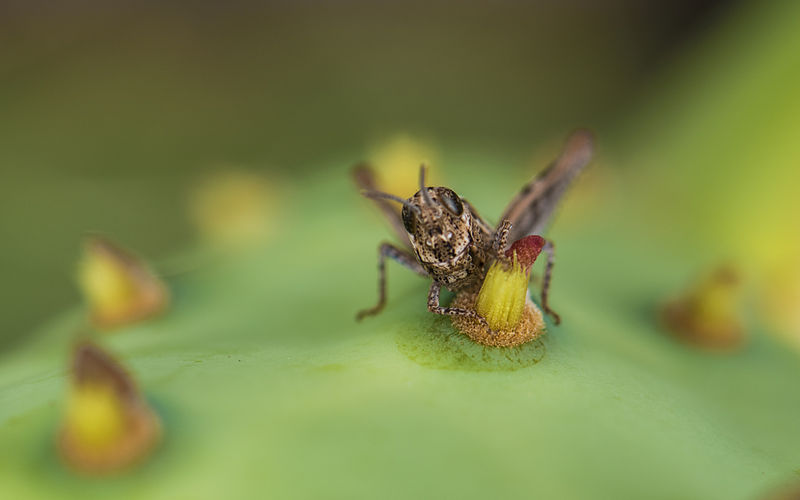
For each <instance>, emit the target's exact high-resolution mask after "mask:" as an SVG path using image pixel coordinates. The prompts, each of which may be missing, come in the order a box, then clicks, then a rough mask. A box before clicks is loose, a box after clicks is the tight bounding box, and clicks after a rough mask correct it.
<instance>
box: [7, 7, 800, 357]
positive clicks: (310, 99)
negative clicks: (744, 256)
mask: <svg viewBox="0 0 800 500" xmlns="http://www.w3.org/2000/svg"><path fill="white" fill-rule="evenodd" d="M757 4H758V3H757V2H752V3H746V2H745V3H743V2H735V1H720V0H702V1H696V0H678V1H671V2H638V1H633V0H608V1H602V2H596V1H588V0H571V1H567V2H555V1H539V2H528V3H523V2H493V3H492V4H489V3H484V2H464V3H460V4H459V6H458V7H455V6H453V5H452V4H450V3H448V2H402V3H400V2H395V3H389V2H381V3H380V4H374V3H371V2H335V3H326V2H271V3H255V2H233V3H226V4H225V5H224V6H223V5H221V4H218V3H216V2H170V3H168V4H164V3H163V2H124V1H112V2H69V3H55V4H54V3H50V2H39V1H33V2H28V1H25V2H22V1H20V2H3V3H2V4H0V110H2V111H0V116H2V120H0V242H1V244H0V263H2V264H0V269H2V273H3V279H2V280H0V282H1V283H2V284H0V300H2V303H3V304H5V307H3V314H2V316H0V348H5V347H8V346H11V345H14V344H15V343H16V342H18V341H19V340H20V339H22V338H24V336H25V335H26V333H27V332H30V331H31V330H32V329H33V328H34V327H35V326H36V325H38V324H41V323H43V322H45V321H46V320H47V319H48V318H51V317H52V316H53V315H54V314H55V313H56V312H58V311H60V310H63V309H64V308H66V307H68V306H69V305H71V304H74V303H75V302H77V300H78V296H77V292H76V291H75V289H74V285H73V274H74V273H73V269H74V262H75V260H76V257H77V253H78V243H79V240H80V236H81V235H82V234H83V233H84V232H85V231H87V230H99V231H103V232H105V233H107V234H109V235H111V236H112V237H114V238H116V239H118V240H119V241H120V242H122V243H123V244H129V245H132V246H134V247H135V248H136V249H137V250H139V251H140V252H142V253H143V254H144V255H147V256H150V257H152V258H154V259H155V260H156V261H159V259H165V258H169V257H170V256H174V255H176V254H178V253H180V252H182V251H185V250H186V249H187V248H189V247H191V246H192V245H193V244H194V243H195V241H196V234H197V231H196V229H195V228H193V226H192V224H191V214H190V213H189V212H190V210H189V209H187V203H189V202H188V201H187V200H189V198H190V194H189V193H190V192H191V190H192V186H193V185H194V184H195V183H196V182H198V179H202V178H203V177H204V176H205V175H207V174H208V173H210V172H215V171H218V170H219V169H221V168H222V169H224V168H228V167H235V168H240V169H244V170H246V171H251V172H256V173H258V174H265V175H266V176H267V177H268V178H271V179H280V182H278V183H277V185H278V186H282V187H280V188H278V190H282V191H286V193H284V194H288V193H291V190H292V189H302V187H303V184H304V183H306V182H308V181H309V179H312V178H314V176H318V175H319V174H320V173H321V172H322V171H323V170H324V169H330V168H331V165H339V166H340V167H341V172H342V175H346V169H347V168H348V167H349V166H350V165H351V164H353V163H355V162H356V161H358V160H360V159H362V158H365V157H367V156H369V154H370V151H374V150H375V147H376V144H378V145H380V144H381V143H382V142H381V141H384V142H385V141H391V140H392V138H393V137H397V135H396V134H406V135H401V136H400V137H415V138H421V140H424V141H427V143H428V144H433V145H435V146H434V147H433V149H435V151H436V154H437V155H439V156H440V157H441V158H443V160H442V163H445V164H447V172H448V179H452V178H454V177H457V175H458V165H456V164H455V163H454V162H452V161H451V162H447V157H448V156H450V158H453V157H455V156H457V155H456V154H454V152H459V153H464V152H469V151H480V152H482V153H483V154H485V155H486V156H487V157H491V156H492V155H493V154H496V155H497V158H498V161H501V160H500V159H502V161H504V162H508V163H509V164H512V165H515V166H523V165H528V164H530V165H533V162H532V159H534V158H535V159H536V161H537V162H538V163H536V165H537V166H536V168H540V167H541V166H543V165H544V162H545V161H546V160H547V155H548V154H551V153H550V152H551V151H553V147H552V146H554V145H557V144H558V143H559V142H560V141H561V140H562V139H563V137H564V136H565V135H566V133H567V132H568V131H569V130H570V129H572V128H574V127H576V126H587V127H590V128H592V129H594V130H595V132H596V133H597V135H598V137H599V143H600V152H601V153H600V157H599V158H600V160H599V161H600V162H601V163H602V165H603V169H604V170H607V171H614V172H615V173H614V174H613V175H619V176H622V177H625V178H633V179H636V181H637V182H639V184H636V185H635V186H638V187H637V188H636V189H631V190H628V191H625V192H624V193H623V194H619V193H617V194H616V195H615V196H624V197H626V198H627V197H630V199H631V200H641V199H646V200H648V201H649V202H650V204H651V205H653V206H656V207H658V206H659V204H660V207H661V208H656V209H654V210H653V212H652V213H653V214H655V216H660V217H661V219H660V220H656V221H654V223H655V224H659V225H662V226H670V227H675V229H676V232H674V233H668V234H667V237H665V239H669V238H672V237H678V236H679V235H680V234H681V231H680V230H679V227H680V226H681V225H683V226H688V225H691V224H692V223H691V222H688V221H686V219H687V218H689V219H691V220H692V221H700V222H695V223H696V224H698V225H700V224H705V226H702V227H705V228H708V227H714V228H716V229H715V230H711V231H710V232H709V231H706V232H705V233H704V234H708V235H709V236H708V240H709V241H708V242H704V241H702V238H701V240H700V241H699V242H695V243H699V246H700V247H702V248H705V246H704V245H706V243H708V245H710V246H711V247H713V246H714V242H717V243H719V244H720V245H728V244H729V242H730V241H734V242H735V241H736V240H729V239H726V238H725V237H723V238H722V239H721V240H720V238H719V237H718V236H719V235H718V233H717V232H718V231H719V232H723V233H725V234H729V233H730V232H731V230H734V232H736V233H737V237H738V238H741V237H743V236H744V233H743V229H742V228H741V226H740V225H739V224H740V223H743V222H745V221H744V220H742V219H741V217H740V215H742V214H748V213H750V214H753V215H752V216H751V217H749V218H748V220H747V221H746V224H747V225H746V226H745V227H747V228H748V229H751V228H753V227H754V225H760V221H763V220H764V214H763V211H759V209H758V206H759V205H760V204H763V203H764V202H765V200H766V199H771V200H772V202H773V203H774V204H776V205H774V206H775V207H778V205H779V204H780V203H784V205H783V206H780V208H779V209H778V208H775V210H780V211H782V213H784V214H785V213H787V211H791V210H793V209H794V208H795V207H796V206H797V205H796V204H794V205H793V204H791V202H789V201H787V200H789V199H791V198H792V197H793V193H794V192H795V191H796V189H794V188H795V187H796V186H794V185H792V182H788V183H787V182H777V184H779V185H780V186H781V187H780V188H774V187H773V186H770V185H764V183H765V181H766V180H768V179H774V180H779V179H778V178H776V177H775V176H774V172H773V174H769V173H762V174H761V175H760V176H759V178H758V180H756V181H755V182H756V183H760V184H761V185H762V193H763V194H764V195H765V197H762V198H760V199H741V200H739V201H737V202H735V203H730V204H729V203H727V202H726V200H729V198H730V197H731V193H732V191H731V190H727V191H726V190H725V189H724V188H725V187H726V186H727V187H730V186H732V185H739V184H736V183H737V182H738V181H737V178H736V177H737V174H735V173H731V172H737V171H740V172H747V171H750V172H757V171H758V170H759V169H769V168H770V167H768V166H765V164H766V163H770V162H771V159H767V158H763V160H764V161H759V158H758V157H757V156H756V153H753V155H752V157H750V156H747V157H746V159H747V161H748V162H750V161H752V162H753V163H751V164H746V163H745V158H744V157H743V156H742V155H741V152H736V151H734V150H733V148H732V146H734V145H736V144H742V145H745V144H744V143H743V142H736V143H734V142H731V141H739V139H741V138H745V140H754V141H761V143H760V144H761V149H757V150H756V151H757V152H758V151H762V150H764V149H768V150H771V151H774V147H773V146H774V144H773V143H769V142H768V141H767V142H765V140H764V139H763V138H764V137H767V136H769V137H775V134H776V133H778V132H776V131H782V133H784V135H783V136H782V138H781V139H780V140H781V141H783V142H782V143H781V144H787V148H791V147H792V144H793V143H792V140H791V139H789V136H787V135H786V134H789V135H791V137H792V138H795V139H796V137H797V129H796V125H795V123H794V121H793V120H794V117H795V116H797V115H794V114H791V113H790V110H791V109H792V108H791V106H795V107H796V103H797V102H798V99H797V96H798V93H800V91H797V90H795V89H796V88H798V87H797V83H798V80H797V78H796V77H797V61H796V58H797V57H798V56H797V50H795V49H796V48H797V45H796V44H794V46H793V44H792V41H796V38H795V39H793V40H788V39H787V40H784V41H781V40H769V39H765V38H768V37H769V36H771V35H769V34H770V33H773V32H775V33H777V35H775V36H787V35H786V33H787V31H786V30H783V31H781V30H779V29H773V28H774V26H773V25H771V24H770V23H772V24H774V25H777V24H781V23H788V22H792V21H790V20H791V19H792V17H793V16H791V15H787V12H790V11H792V10H796V9H792V7H791V4H790V3H787V4H785V6H781V4H780V2H774V3H770V5H769V6H761V5H757ZM776 47H784V48H785V49H786V52H785V54H786V55H787V57H788V58H783V57H782V56H781V55H780V54H778V53H776V52H775V50H774V49H775V48H776ZM759 51H762V52H759ZM792 59H794V60H792ZM739 61H741V62H739ZM762 61H763V64H765V65H767V66H768V67H767V68H766V70H765V71H761V70H760V69H759V67H760V66H759V65H760V64H762ZM789 71H793V73H791V74H790V73H789ZM753 78H755V79H757V80H756V81H755V82H752V81H751V80H752V79H753ZM732 80H733V81H734V82H738V81H739V80H741V81H742V82H743V83H742V84H741V85H739V84H738V83H734V86H733V87H732V88H731V86H730V82H731V81H732ZM747 82H750V83H747ZM720 84H726V85H727V87H724V88H728V90H729V91H724V92H728V94H727V96H723V94H724V92H723V91H722V90H720V89H722V88H723V86H722V85H720ZM737 93H738V94H737ZM770 96H772V100H770ZM787 97H793V98H794V100H792V99H789V100H787ZM715 99H718V100H719V102H716V103H715V101H714V100H715ZM731 100H733V101H736V102H741V103H742V108H741V109H738V110H732V109H730V106H729V103H730V102H731ZM709 102H711V103H710V104H709ZM714 106H717V107H716V108H715V107H714ZM693 108H696V109H697V116H689V115H687V112H688V111H690V110H691V109H693ZM720 110H724V111H726V113H718V111H720ZM765 110H766V111H765ZM773 111H774V112H777V113H780V114H781V116H782V117H784V120H783V122H784V123H783V124H779V125H776V126H774V127H773V126H771V125H770V124H769V123H764V122H763V121H758V122H756V121H754V120H750V118H753V119H756V118H759V117H763V115H764V114H765V113H767V114H768V113H771V112H773ZM747 113H750V116H748V115H747ZM788 117H791V120H790V122H789V123H787V120H789V118H788ZM718 124H719V125H722V126H723V127H725V131H724V132H719V133H717V132H714V130H715V128H716V125H718ZM734 124H736V125H734ZM785 126H789V128H788V129H787V128H786V127H785ZM792 126H793V127H792ZM751 129H756V130H755V131H753V130H751ZM704 134H708V135H709V136H710V137H711V143H712V144H713V147H714V148H716V149H715V150H713V151H715V153H709V155H712V154H716V153H720V154H718V155H717V156H716V157H714V158H713V160H711V161H709V162H707V163H702V161H703V159H702V158H698V159H697V163H692V162H691V161H689V162H687V161H686V160H690V159H691V158H694V156H693V152H694V151H697V150H698V149H702V146H700V145H699V143H697V142H692V141H701V140H707V139H708V138H705V139H704V138H703V137H702V136H703V135H704ZM784 139H786V140H784ZM775 140H778V139H775ZM714 141H716V142H714ZM795 143H796V141H795ZM542 145H548V147H549V149H545V150H543V151H545V152H541V153H540V150H539V149H537V148H539V147H541V146H542ZM726 148H727V150H726ZM676 150H677V151H679V153H675V151H676ZM748 151H753V149H752V148H750V149H748ZM794 152H795V153H796V149H795V151H794ZM723 153H724V154H723ZM785 153H787V151H786V150H783V151H777V152H775V154H776V155H783V156H782V158H785ZM464 154H467V153H464ZM537 154H539V155H540V156H536V155H537ZM794 158H797V156H794ZM706 159H708V158H706ZM737 160H738V161H740V162H741V168H738V167H737V166H736V165H723V164H720V163H721V162H722V161H729V162H734V163H735V161H737ZM415 161H416V160H415ZM773 165H774V163H773ZM646 167H650V169H649V170H648V169H647V168H646ZM411 168H412V169H414V168H416V165H411ZM486 168H487V169H489V170H490V169H491V168H492V165H486ZM781 168H783V170H780V171H781V172H783V173H784V174H785V175H789V174H788V173H787V172H789V171H790V169H789V167H786V168H784V167H781ZM533 170H534V169H533V168H532V167H531V170H528V171H527V172H532V171H533ZM648 171H649V172H651V173H650V174H648V173H647V172H648ZM521 172H522V171H521ZM652 172H657V173H655V174H653V173H652ZM687 172H694V173H695V174H696V177H695V178H693V179H691V178H687V176H686V173H687ZM728 174H730V176H729V175H728ZM527 175H529V174H527V173H521V174H520V177H519V179H520V181H522V180H524V179H525V177H527ZM739 178H742V176H739ZM793 179H795V178H794V177H784V179H783V180H784V181H792V180H793ZM654 180H657V181H656V184H657V186H658V188H659V189H657V190H655V192H654V190H652V189H647V186H650V187H653V186H654V185H653V181H654ZM740 184H741V183H740ZM689 185H694V187H691V188H689V187H688V186H689ZM687 189H689V190H691V189H694V190H696V189H705V190H706V191H708V193H709V195H708V196H707V197H699V198H692V199H690V198H688V197H687V196H686V194H687V192H688V191H687ZM736 189H739V188H736ZM736 189H734V191H736ZM774 189H778V190H780V191H781V192H783V193H784V195H783V197H782V198H781V197H777V198H776V197H775V196H774ZM636 192H638V193H640V194H636ZM736 192H739V193H742V192H744V193H750V192H751V188H750V186H748V187H747V188H746V189H739V190H738V191H736ZM341 195H342V197H352V196H354V191H349V192H342V193H341ZM678 198H681V199H683V198H685V199H684V200H683V201H681V202H680V203H676V200H677V199H678ZM279 199H280V197H276V200H279ZM781 200H783V201H781ZM720 203H721V204H720ZM728 205H731V206H735V207H738V209H739V210H740V212H735V211H734V213H733V214H730V213H729V217H728V219H726V220H731V221H732V222H730V223H729V224H723V225H720V224H716V223H713V224H712V223H711V222H710V221H712V220H716V219H713V216H712V215H711V214H712V213H717V212H720V211H721V212H725V211H728V210H727V208H726V207H727V206H728ZM743 205H746V206H747V208H743ZM667 206H669V207H670V210H664V209H663V208H666V207H667ZM672 208H675V209H676V210H674V211H673V210H671V209H672ZM728 212H730V211H728ZM698 227H699V226H698ZM769 228H770V229H769V230H768V231H767V230H765V231H764V232H767V233H770V234H772V235H773V236H774V233H775V231H774V227H773V226H772V225H770V226H769ZM794 230H795V231H796V226H795V229H794ZM695 233H697V231H695ZM783 233H786V231H785V230H784V231H783ZM693 238H694V237H693ZM787 238H789V239H791V238H792V236H787ZM673 241H674V240H673ZM739 241H741V240H739ZM750 241H751V243H752V240H750ZM776 245H777V246H781V245H779V244H773V245H772V246H773V247H775V246H776ZM696 246H697V245H696ZM781 248H790V247H785V246H781ZM791 248H793V247H791ZM783 253H790V252H788V250H786V251H784V252H783Z"/></svg>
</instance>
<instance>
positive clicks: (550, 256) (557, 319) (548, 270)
mask: <svg viewBox="0 0 800 500" xmlns="http://www.w3.org/2000/svg"><path fill="white" fill-rule="evenodd" d="M543 250H544V251H545V252H547V264H546V266H545V268H544V278H543V279H542V309H544V312H545V313H547V314H549V315H550V316H551V317H552V318H553V322H554V323H555V324H556V325H558V324H560V323H561V316H559V315H558V313H556V312H555V311H554V310H552V309H550V306H549V304H548V303H547V296H548V294H549V292H550V279H551V278H552V275H553V264H554V262H555V255H554V248H553V243H552V242H550V241H548V242H547V243H545V245H544V248H543Z"/></svg>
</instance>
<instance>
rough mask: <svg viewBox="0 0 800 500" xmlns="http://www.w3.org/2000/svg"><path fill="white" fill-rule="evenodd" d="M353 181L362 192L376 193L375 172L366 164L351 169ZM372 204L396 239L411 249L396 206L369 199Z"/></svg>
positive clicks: (380, 200) (379, 199)
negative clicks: (387, 223)
mask: <svg viewBox="0 0 800 500" xmlns="http://www.w3.org/2000/svg"><path fill="white" fill-rule="evenodd" d="M352 174H353V180H354V181H355V183H356V186H358V188H359V189H360V190H362V191H377V190H378V183H377V181H376V180H375V172H374V171H373V170H372V167H370V166H369V165H368V164H366V163H359V164H358V165H356V166H355V167H353V171H352ZM370 199H371V200H372V202H373V203H375V205H376V206H377V207H378V209H380V211H381V213H383V215H384V217H386V220H387V221H389V225H390V226H391V227H392V229H393V230H394V232H395V234H396V235H397V238H398V239H399V241H400V242H402V243H403V245H404V246H405V247H407V248H411V241H410V240H409V239H408V233H407V232H406V229H405V228H404V227H403V221H402V220H401V219H400V212H399V211H398V210H397V208H396V205H395V204H393V203H391V202H390V201H389V200H386V199H383V198H372V197H371V198H370Z"/></svg>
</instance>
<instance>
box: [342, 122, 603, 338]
mask: <svg viewBox="0 0 800 500" xmlns="http://www.w3.org/2000/svg"><path fill="white" fill-rule="evenodd" d="M592 142H593V140H592V136H591V134H590V133H589V132H588V131H585V130H578V131H576V132H574V133H573V134H572V135H571V136H570V137H569V138H568V139H567V144H566V146H565V148H564V151H563V152H562V153H561V155H560V156H559V157H558V159H556V160H555V161H554V162H553V163H552V164H551V165H550V166H548V167H547V168H546V169H545V170H544V171H542V173H541V174H539V175H538V176H536V177H535V178H534V179H533V180H532V181H531V182H530V183H529V184H527V185H526V186H525V187H524V188H523V189H522V190H521V191H520V193H519V194H517V196H516V197H515V198H514V199H513V200H512V201H511V203H510V204H509V205H508V207H506V210H505V211H504V213H503V216H502V218H501V219H500V224H498V225H497V227H494V226H492V225H491V224H489V223H487V222H486V221H484V220H483V219H482V218H481V217H480V216H479V215H478V213H477V212H476V211H475V209H474V208H473V207H472V206H471V205H470V204H469V203H468V202H467V201H466V200H464V199H463V198H460V197H459V196H458V195H457V194H456V193H455V192H453V190H452V189H449V188H446V187H428V186H426V185H425V167H424V166H423V167H422V168H420V177H419V186H420V189H419V191H417V193H416V194H414V196H412V197H411V198H408V199H403V198H400V197H397V196H394V195H391V194H387V193H382V192H380V191H377V190H376V189H375V188H376V185H375V176H374V175H373V173H372V171H371V170H370V168H369V167H368V166H366V165H359V166H358V167H356V169H355V171H354V174H355V179H356V183H357V184H358V186H359V187H360V188H362V189H363V190H364V191H363V193H364V195H365V196H367V197H368V198H371V199H372V200H373V201H375V203H376V204H377V205H378V208H380V209H381V211H382V212H383V213H384V214H385V215H386V217H387V218H388V220H389V222H390V223H391V224H392V227H393V228H394V229H395V232H396V233H397V236H398V237H399V238H400V239H401V240H402V241H403V242H404V243H405V246H406V248H400V247H397V246H395V245H392V244H391V243H382V244H381V245H380V246H379V247H378V272H379V281H378V303H377V304H376V305H375V306H374V307H372V308H370V309H365V310H363V311H361V312H359V313H358V316H357V318H358V319H361V318H363V317H365V316H370V315H373V314H377V313H378V312H380V311H381V310H382V309H383V307H384V305H385V304H386V266H385V260H386V258H390V259H393V260H395V261H397V262H399V263H400V264H402V265H404V266H405V267H407V268H409V269H411V270H412V271H414V272H416V273H417V274H419V275H421V276H425V277H427V278H431V279H432V280H433V282H432V283H431V286H430V290H429V291H428V310H429V311H431V312H433V313H436V314H447V315H451V316H462V317H466V318H476V319H479V320H480V321H481V322H483V323H484V324H486V320H485V319H484V318H482V317H481V316H480V315H479V314H478V313H476V312H475V311H473V310H468V309H462V308H457V307H442V306H440V305H439V293H440V291H441V287H443V286H444V287H446V288H448V289H449V290H452V291H454V292H462V291H471V290H473V289H474V290H477V288H479V287H480V285H481V283H482V282H483V279H484V278H485V276H486V270H487V267H488V266H487V265H488V264H491V263H492V262H494V261H495V260H496V259H502V260H508V257H506V256H505V255H504V251H505V249H506V244H507V243H508V241H512V242H513V241H516V240H518V239H520V238H522V237H524V236H527V235H530V234H538V233H540V232H541V231H542V230H543V229H544V227H545V226H546V224H547V223H548V221H549V220H550V217H551V216H552V214H553V212H554V210H555V207H556V204H557V202H558V200H559V199H560V198H561V196H562V195H563V194H564V192H565V191H566V188H567V186H568V185H569V183H570V182H571V181H572V180H573V179H574V178H575V176H576V175H578V173H579V172H580V171H581V170H582V169H583V167H585V166H586V164H587V163H588V162H589V159H590V158H591V154H592ZM390 200H391V201H393V202H399V203H401V204H402V205H403V208H402V211H401V212H400V217H399V218H398V217H397V211H396V209H395V207H394V206H393V205H392V204H391V203H390ZM543 251H544V252H546V253H547V255H548V258H547V266H546V268H545V274H544V280H543V282H542V308H543V309H544V311H545V312H547V313H549V314H551V315H552V316H553V318H554V320H555V321H556V323H558V321H559V319H558V315H557V314H555V313H554V312H553V311H552V310H550V308H549V307H548V305H547V291H548V288H549V285H550V273H551V271H552V268H553V245H552V243H550V242H547V243H546V244H545V246H544V248H543Z"/></svg>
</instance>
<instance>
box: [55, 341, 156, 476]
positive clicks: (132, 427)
mask: <svg viewBox="0 0 800 500" xmlns="http://www.w3.org/2000/svg"><path fill="white" fill-rule="evenodd" d="M160 437H161V423H160V421H159V419H158V417H157V416H156V414H155V413H154V412H153V411H152V410H151V409H150V407H149V406H148V405H147V402H146V401H145V400H144V398H143V397H142V396H141V394H140V393H139V391H138V389H137V388H136V385H135V384H134V383H133V381H132V380H131V378H130V377H129V375H128V374H127V373H126V372H125V370H124V369H123V368H122V367H121V366H120V365H119V364H118V363H117V362H116V361H115V360H114V359H113V358H111V357H110V356H109V355H107V354H106V353H105V352H103V351H102V350H100V348H98V347H96V346H94V345H92V344H83V345H81V346H79V347H78V348H77V349H76V351H75V356H74V360H73V366H72V385H71V389H70V391H69V396H68V399H67V404H66V411H65V415H64V422H63V424H62V426H61V430H60V432H59V434H58V441H57V445H58V449H59V452H60V454H61V456H62V458H63V459H64V461H65V462H66V463H67V465H69V466H70V467H72V468H73V469H75V470H77V471H80V472H82V473H86V474H106V473H110V472H115V471H119V470H121V469H124V468H126V467H129V466H131V465H133V464H135V463H137V462H139V461H141V460H143V459H144V458H146V457H147V456H148V455H149V454H150V452H151V451H152V450H153V449H154V448H155V445H156V444H157V443H158V442H159V440H160Z"/></svg>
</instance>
